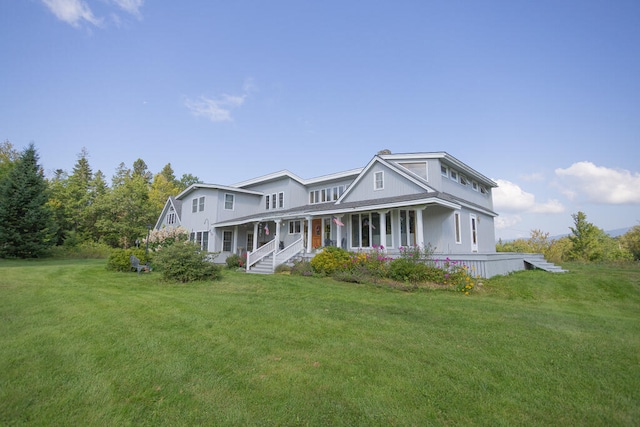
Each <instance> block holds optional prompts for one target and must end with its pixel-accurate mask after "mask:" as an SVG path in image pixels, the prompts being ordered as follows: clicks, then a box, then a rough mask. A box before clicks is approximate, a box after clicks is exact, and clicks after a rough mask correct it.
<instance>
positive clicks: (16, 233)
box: [0, 144, 55, 258]
mask: <svg viewBox="0 0 640 427" xmlns="http://www.w3.org/2000/svg"><path fill="white" fill-rule="evenodd" d="M47 200H48V194H47V182H46V181H45V179H44V174H43V173H42V170H41V168H40V166H39V165H38V154H37V152H36V149H35V147H34V145H33V144H30V145H29V147H28V148H26V149H25V150H24V151H23V152H22V154H21V155H20V158H19V159H18V160H17V162H16V164H15V166H14V167H13V168H12V169H11V171H9V173H8V175H7V176H6V177H5V178H4V179H3V180H2V182H0V256H1V257H3V258H35V257H40V256H42V255H43V254H44V253H45V252H46V250H47V249H48V248H49V247H50V246H51V245H52V244H53V243H54V240H53V239H54V235H55V222H54V221H53V215H52V212H51V210H50V209H49V206H48V205H47Z"/></svg>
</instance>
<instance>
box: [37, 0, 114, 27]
mask: <svg viewBox="0 0 640 427" xmlns="http://www.w3.org/2000/svg"><path fill="white" fill-rule="evenodd" d="M42 2H43V3H44V5H45V6H47V7H48V8H49V10H50V11H51V12H52V13H53V14H54V15H55V16H56V17H57V18H58V19H60V20H61V21H64V22H66V23H67V24H70V25H72V26H74V27H79V26H80V23H81V22H82V21H86V22H88V23H90V24H93V25H96V26H100V25H101V24H102V21H101V20H100V19H98V18H96V17H95V16H94V15H93V12H92V11H91V8H90V7H89V5H88V4H87V3H86V2H85V1H83V0H42Z"/></svg>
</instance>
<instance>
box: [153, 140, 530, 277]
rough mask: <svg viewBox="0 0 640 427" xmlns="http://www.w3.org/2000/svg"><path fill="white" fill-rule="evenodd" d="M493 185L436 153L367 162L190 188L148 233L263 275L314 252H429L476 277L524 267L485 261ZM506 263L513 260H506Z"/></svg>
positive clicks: (489, 250)
mask: <svg viewBox="0 0 640 427" xmlns="http://www.w3.org/2000/svg"><path fill="white" fill-rule="evenodd" d="M496 186H497V184H496V183H495V182H494V181H492V180H491V179H489V178H487V177H486V176H484V175H483V174H481V173H480V172H478V171H476V170H474V169H472V168H471V167H469V166H468V165H466V164H465V163H463V162H461V161H460V160H458V159H456V158H455V157H453V156H451V155H449V154H448V153H446V152H427V153H408V154H384V152H381V153H379V154H377V155H375V156H374V157H373V158H372V159H371V161H369V163H368V164H367V165H366V166H365V167H364V168H359V169H353V170H348V171H344V172H337V173H334V174H330V175H326V176H321V177H317V178H311V179H303V178H301V177H299V176H297V175H295V174H293V173H291V172H289V171H287V170H284V171H280V172H275V173H272V174H269V175H265V176H261V177H258V178H253V179H249V180H247V181H243V182H240V183H237V184H234V185H229V186H226V185H216V184H194V185H191V186H190V187H189V188H187V189H186V190H184V191H183V192H182V193H180V194H179V195H178V196H176V197H171V198H169V200H168V201H167V203H166V205H165V207H164V209H163V211H162V213H161V215H160V217H159V219H158V222H157V224H156V226H155V228H156V229H161V228H163V227H177V226H182V227H185V228H186V229H188V230H190V238H191V240H192V241H194V242H197V244H199V245H200V246H201V247H202V249H203V250H207V251H210V252H219V256H218V257H217V258H216V262H224V261H225V259H226V258H227V257H228V256H229V255H231V254H245V253H246V254H247V269H248V270H249V271H263V272H273V269H274V268H275V266H276V265H278V264H281V263H283V262H288V261H290V260H291V259H293V258H296V257H298V258H299V257H308V258H311V257H313V255H314V253H315V252H316V251H317V250H319V249H320V248H322V247H324V246H329V245H332V246H340V247H342V248H344V249H347V250H352V251H357V250H367V249H370V248H374V247H380V246H382V247H384V250H385V251H386V252H388V253H389V254H390V255H391V256H393V255H394V254H398V253H399V248H401V247H406V246H420V247H425V246H426V245H430V246H431V248H433V249H434V250H435V254H436V255H435V256H446V257H448V258H449V259H451V260H454V259H456V260H460V261H463V262H466V263H467V264H468V265H471V266H473V267H474V269H476V270H477V271H478V274H479V275H481V276H484V277H490V276H492V275H495V274H504V273H507V272H509V271H513V270H518V269H523V268H524V267H525V265H524V263H523V260H522V257H516V258H517V259H510V258H509V257H508V256H507V257H506V259H505V255H502V254H497V253H496V251H495V233H494V218H495V217H496V216H497V214H496V213H495V212H494V210H493V200H492V189H493V188H495V187H496ZM512 255H513V254H512Z"/></svg>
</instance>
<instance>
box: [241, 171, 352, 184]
mask: <svg viewBox="0 0 640 427" xmlns="http://www.w3.org/2000/svg"><path fill="white" fill-rule="evenodd" d="M360 172H362V168H357V169H351V170H347V171H343V172H336V173H332V174H329V175H322V176H319V177H316V178H310V179H304V178H300V177H299V176H298V175H296V174H294V173H293V172H290V171H288V170H286V169H285V170H281V171H279V172H274V173H271V174H268V175H263V176H260V177H257V178H252V179H248V180H246V181H242V182H239V183H237V184H233V185H232V187H238V188H244V187H248V186H250V185H256V184H262V183H267V182H270V181H276V180H278V179H281V178H291V179H292V180H294V181H296V182H299V183H300V184H302V185H305V186H307V185H313V184H318V183H322V182H327V181H335V180H338V179H343V178H348V177H351V176H357V175H358V174H359V173H360Z"/></svg>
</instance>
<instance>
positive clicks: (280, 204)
mask: <svg viewBox="0 0 640 427" xmlns="http://www.w3.org/2000/svg"><path fill="white" fill-rule="evenodd" d="M278 207H279V208H280V209H282V208H284V193H278Z"/></svg>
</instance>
